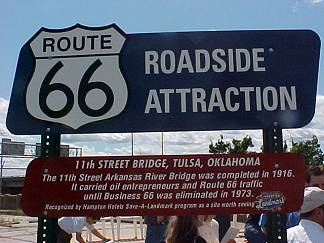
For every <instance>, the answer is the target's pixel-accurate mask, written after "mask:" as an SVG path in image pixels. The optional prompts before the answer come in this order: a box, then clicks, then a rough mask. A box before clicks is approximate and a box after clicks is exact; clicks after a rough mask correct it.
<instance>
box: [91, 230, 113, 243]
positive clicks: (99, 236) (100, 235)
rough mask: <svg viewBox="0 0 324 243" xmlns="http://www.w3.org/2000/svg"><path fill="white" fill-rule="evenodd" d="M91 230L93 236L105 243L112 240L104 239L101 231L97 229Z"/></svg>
mask: <svg viewBox="0 0 324 243" xmlns="http://www.w3.org/2000/svg"><path fill="white" fill-rule="evenodd" d="M90 230H91V233H92V234H94V235H95V236H97V237H98V238H100V239H102V240H103V241H110V239H108V238H106V237H104V236H103V235H102V234H100V233H99V231H98V230H97V229H96V228H94V227H93V228H92V229H90Z"/></svg>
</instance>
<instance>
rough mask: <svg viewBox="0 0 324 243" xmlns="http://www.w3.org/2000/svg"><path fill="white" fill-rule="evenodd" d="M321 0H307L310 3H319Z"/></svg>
mask: <svg viewBox="0 0 324 243" xmlns="http://www.w3.org/2000/svg"><path fill="white" fill-rule="evenodd" d="M322 1H323V0H309V2H310V3H312V4H318V3H321V2H322Z"/></svg>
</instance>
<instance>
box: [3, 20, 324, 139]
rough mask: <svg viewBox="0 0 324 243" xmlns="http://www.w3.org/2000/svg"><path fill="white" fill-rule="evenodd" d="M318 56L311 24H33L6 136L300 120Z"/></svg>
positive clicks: (310, 109)
mask: <svg viewBox="0 0 324 243" xmlns="http://www.w3.org/2000/svg"><path fill="white" fill-rule="evenodd" d="M319 53H320V39H319V37H318V35H317V34H316V33H315V32H313V31H311V30H257V31H255V30H254V31H200V32H175V33H147V34H126V33H124V32H123V31H122V30H121V29H120V28H119V27H118V26H117V25H115V24H112V25H108V26H104V27H86V26H82V25H79V24H77V25H75V26H72V27H70V28H66V29H47V28H41V29H40V30H39V31H38V32H37V33H36V34H35V35H34V36H33V37H32V38H31V39H30V40H29V41H28V42H27V43H26V44H25V45H24V46H23V47H22V49H21V52H20V55H19V61H18V65H17V70H16V75H15V80H14V85H13V91H12V95H11V99H10V105H9V110H8V116H7V127H8V129H9V130H10V131H11V132H12V133H14V134H42V133H45V131H46V129H48V128H50V130H51V132H53V133H56V134H64V133H68V134H78V133H98V132H99V133H100V132H105V133H106V132H149V131H150V132H151V131H194V130H196V131H199V130H222V129H261V128H262V129H266V128H271V127H272V126H273V124H274V123H276V124H277V127H278V128H296V127H302V126H304V125H306V124H307V123H309V122H310V121H311V119H312V117H313V116H314V111H315V99H316V86H317V76H318V66H319ZM180 121H181V122H180ZM238 121H240V122H238Z"/></svg>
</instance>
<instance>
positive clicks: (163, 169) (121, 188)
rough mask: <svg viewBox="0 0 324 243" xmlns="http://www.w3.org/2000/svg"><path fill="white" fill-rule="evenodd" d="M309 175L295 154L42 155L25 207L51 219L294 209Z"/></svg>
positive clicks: (27, 184)
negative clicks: (57, 156) (305, 176)
mask: <svg viewBox="0 0 324 243" xmlns="http://www.w3.org/2000/svg"><path fill="white" fill-rule="evenodd" d="M304 171H305V163H304V158H303V157H302V156H301V155H298V154H293V153H244V154H229V155H214V154H204V155H164V156H163V155H162V156H161V155H160V156H157V155H156V156H119V157H115V156H110V157H75V158H72V157H69V158H66V157H61V158H55V157H43V158H38V159H35V160H33V161H32V162H31V163H30V164H29V166H28V168H27V172H26V177H25V181H24V188H23V194H22V208H23V210H24V212H25V213H26V214H28V215H31V216H48V217H60V216H82V215H83V216H93V215H101V216H108V215H109V216H117V215H162V214H163V215H182V214H219V213H221V214H227V213H259V212H271V210H272V209H274V208H278V207H280V208H281V209H282V212H291V211H297V210H299V209H300V206H301V204H302V200H303V188H304V183H305V182H304V181H305V179H304ZM48 192H51V193H48Z"/></svg>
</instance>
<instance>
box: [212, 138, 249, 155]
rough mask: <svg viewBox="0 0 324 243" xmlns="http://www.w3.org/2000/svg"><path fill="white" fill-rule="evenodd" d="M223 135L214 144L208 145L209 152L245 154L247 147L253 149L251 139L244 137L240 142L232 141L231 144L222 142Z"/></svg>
mask: <svg viewBox="0 0 324 243" xmlns="http://www.w3.org/2000/svg"><path fill="white" fill-rule="evenodd" d="M223 138H224V137H223V135H220V139H218V140H217V142H216V143H215V144H214V143H213V141H211V142H210V144H209V152H210V153H213V154H229V153H246V152H247V150H248V148H249V147H253V146H254V145H253V143H252V138H251V137H250V136H248V135H247V136H245V137H244V138H243V139H242V140H237V139H234V138H233V139H232V141H231V142H224V141H223Z"/></svg>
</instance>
